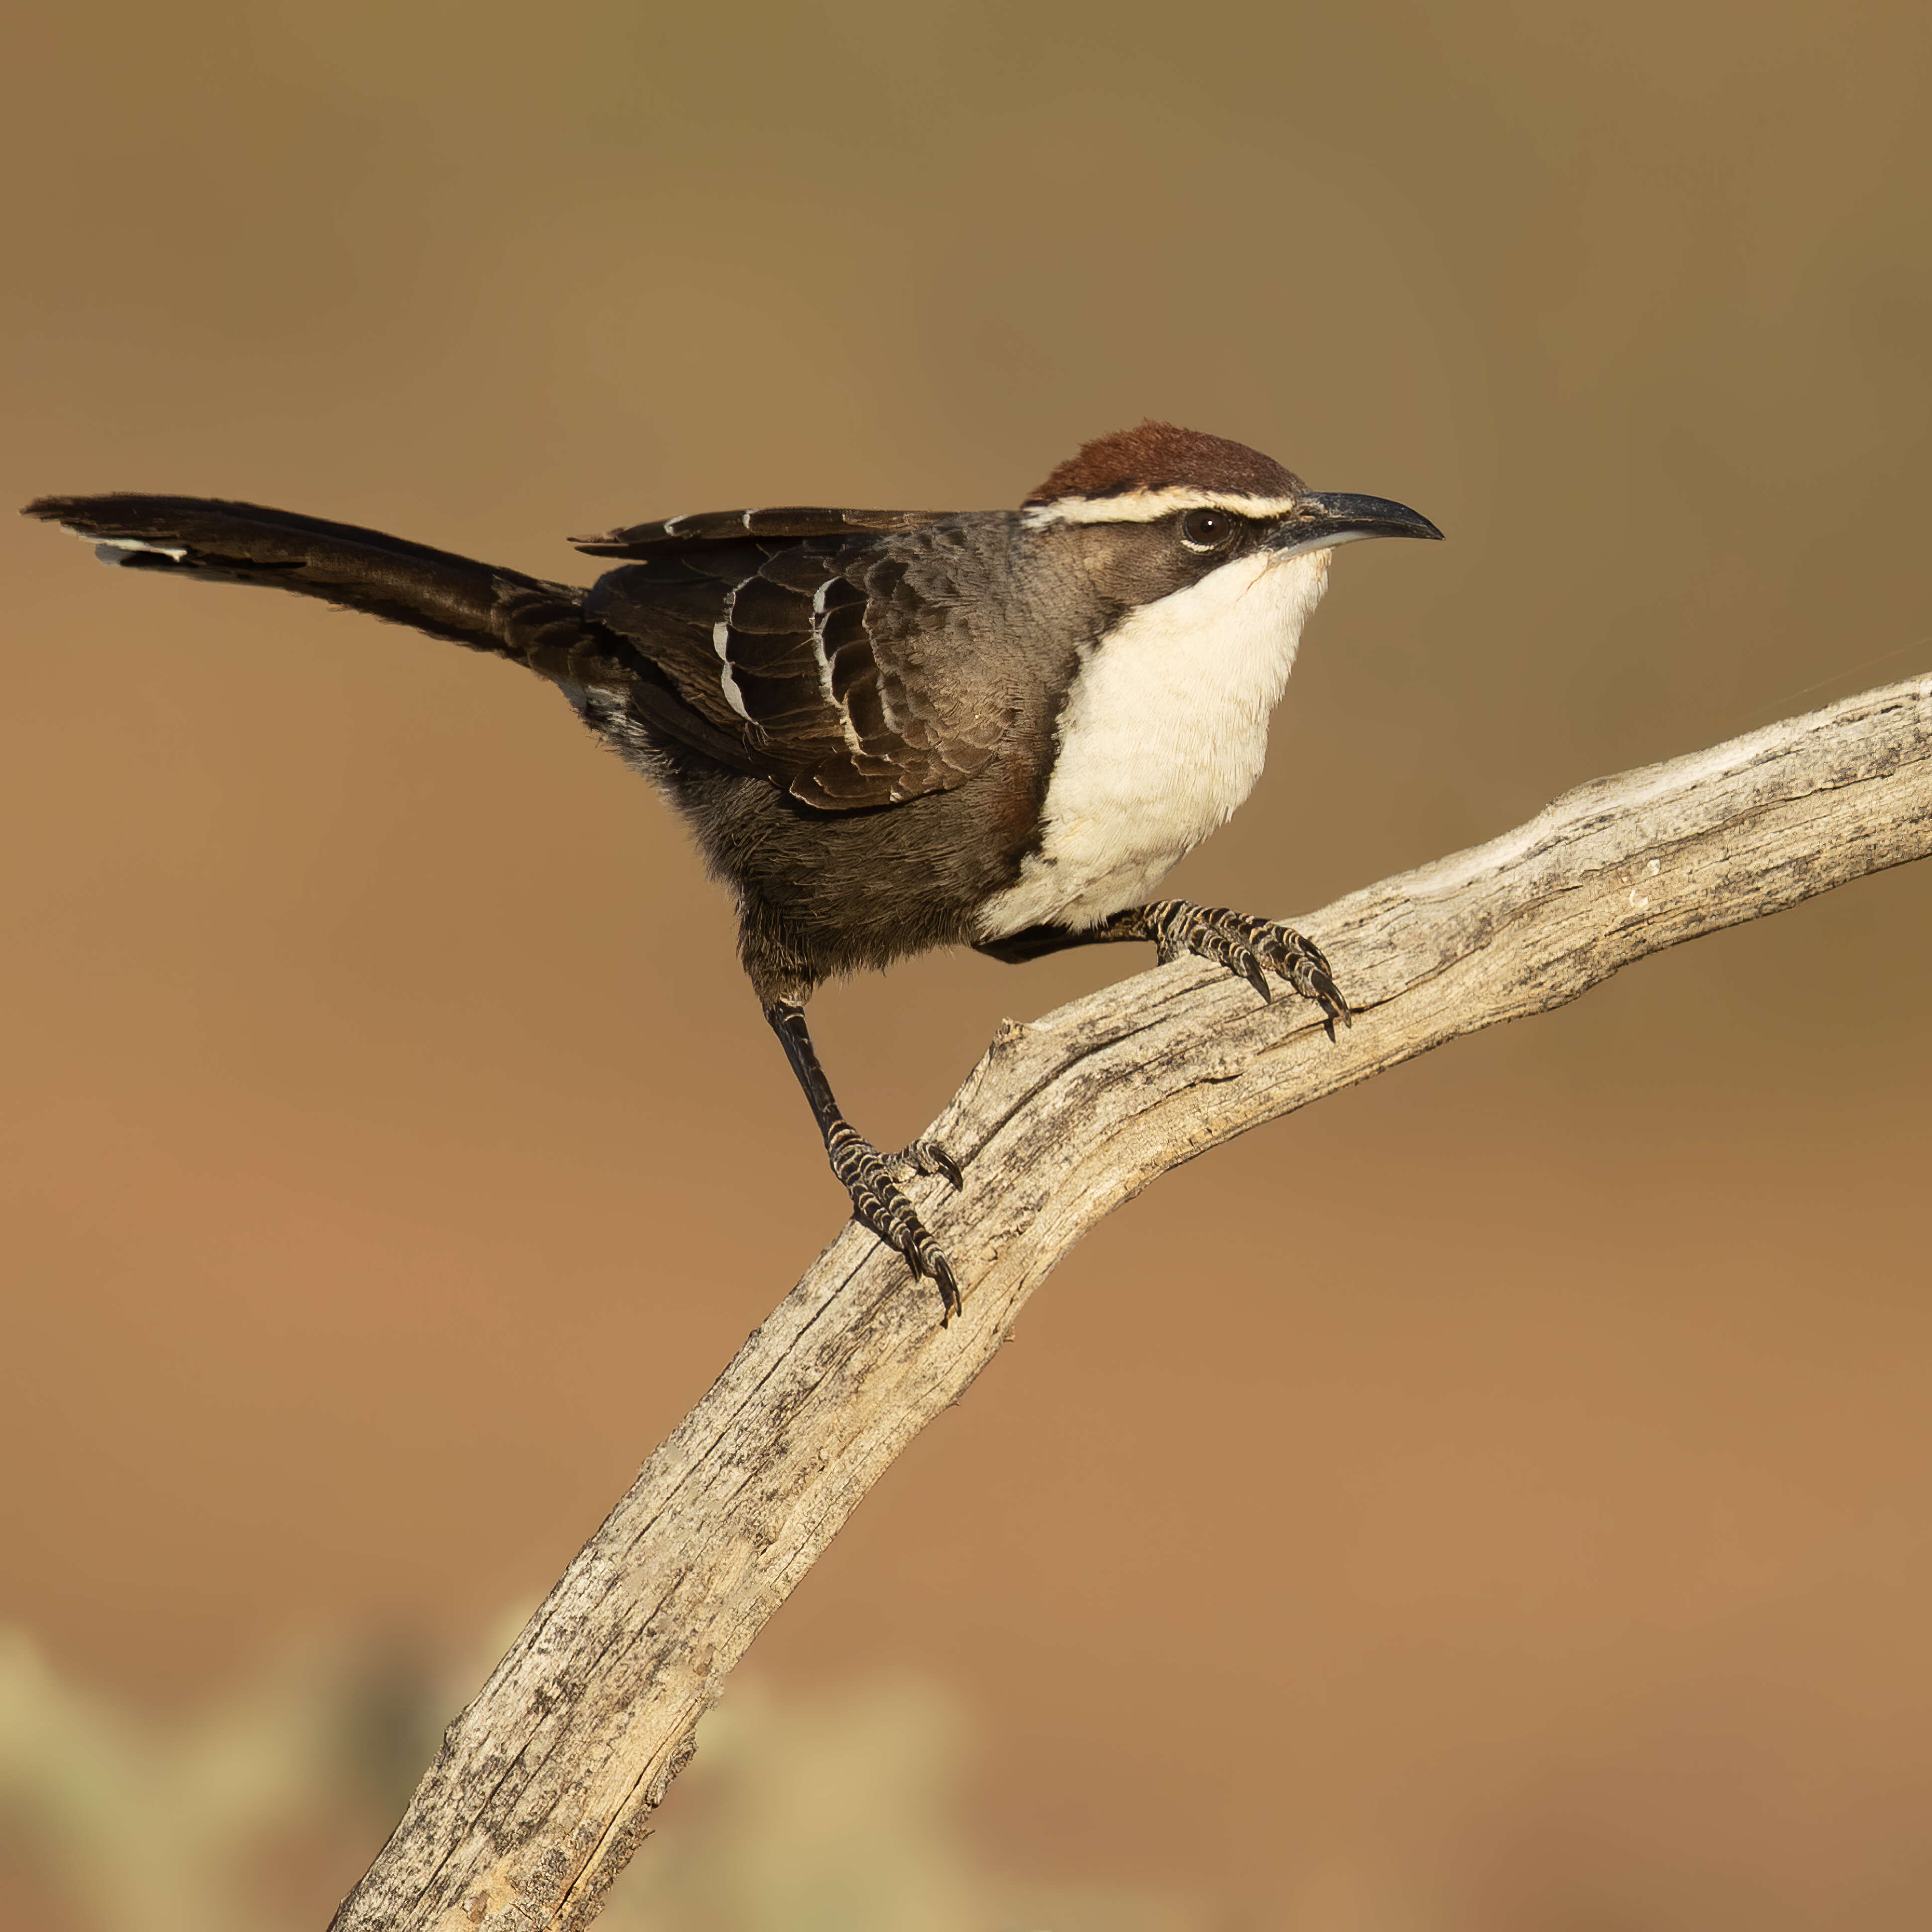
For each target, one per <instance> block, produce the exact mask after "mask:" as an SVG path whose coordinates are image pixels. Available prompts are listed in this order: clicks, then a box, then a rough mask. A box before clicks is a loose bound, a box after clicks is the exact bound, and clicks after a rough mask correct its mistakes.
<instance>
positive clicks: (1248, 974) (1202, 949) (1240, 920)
mask: <svg viewBox="0 0 1932 1932" xmlns="http://www.w3.org/2000/svg"><path fill="white" fill-rule="evenodd" d="M1141 910H1142V911H1143V912H1144V913H1146V914H1147V915H1148V937H1149V938H1151V939H1152V940H1153V941H1154V943H1155V944H1156V945H1157V946H1158V947H1159V948H1160V957H1161V961H1162V963H1163V965H1165V964H1166V963H1167V962H1169V961H1171V960H1175V959H1181V958H1183V957H1184V956H1187V954H1190V953H1192V954H1193V955H1194V956H1196V958H1198V959H1212V960H1214V961H1215V962H1217V964H1218V965H1223V966H1226V968H1229V971H1232V972H1235V973H1238V974H1241V977H1242V978H1243V979H1244V980H1247V983H1248V984H1249V985H1250V986H1252V987H1253V988H1254V989H1255V991H1256V992H1258V993H1259V994H1260V995H1261V996H1262V998H1263V999H1264V1000H1272V999H1273V998H1274V992H1273V991H1272V990H1271V988H1270V987H1269V985H1268V972H1269V971H1270V970H1272V971H1274V972H1275V973H1277V974H1280V977H1282V978H1283V979H1284V980H1286V981H1287V982H1288V983H1289V985H1290V986H1292V987H1293V988H1294V989H1295V991H1296V992H1298V993H1299V994H1300V995H1301V997H1302V998H1304V1000H1313V1001H1314V1002H1315V1004H1316V1005H1317V1006H1319V1007H1320V1008H1321V1009H1322V1013H1323V1014H1324V1015H1325V1016H1326V1018H1327V1019H1328V1022H1330V1024H1331V1026H1332V1025H1333V1024H1334V1022H1336V1021H1337V1020H1340V1022H1342V1024H1343V1025H1344V1026H1352V1025H1354V1023H1355V1016H1354V1015H1353V1014H1352V1013H1351V1012H1350V1011H1349V1002H1348V1001H1347V1000H1346V999H1345V998H1343V995H1342V989H1340V987H1339V986H1337V985H1336V983H1335V976H1334V973H1333V972H1332V971H1331V970H1330V968H1329V965H1328V959H1327V958H1326V956H1325V955H1324V954H1323V953H1322V949H1321V947H1319V946H1317V945H1316V943H1315V942H1314V941H1313V940H1312V939H1305V938H1303V937H1302V935H1301V934H1300V933H1298V932H1296V931H1295V929H1294V927H1292V926H1284V925H1283V924H1282V922H1280V920H1279V919H1258V918H1256V917H1255V916H1253V914H1252V913H1244V912H1231V911H1229V909H1228V908H1227V907H1226V906H1198V905H1196V904H1193V903H1192V902H1191V901H1189V900H1187V899H1163V900H1162V901H1160V902H1159V903H1158V904H1154V905H1151V906H1145V907H1142V908H1141Z"/></svg>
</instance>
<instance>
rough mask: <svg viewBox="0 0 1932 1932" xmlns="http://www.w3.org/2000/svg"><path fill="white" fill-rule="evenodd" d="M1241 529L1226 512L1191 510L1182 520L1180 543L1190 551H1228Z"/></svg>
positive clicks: (1235, 519)
mask: <svg viewBox="0 0 1932 1932" xmlns="http://www.w3.org/2000/svg"><path fill="white" fill-rule="evenodd" d="M1240 529H1241V519H1240V518H1239V517H1234V516H1230V515H1229V513H1228V512H1227V511H1226V510H1190V511H1188V513H1187V515H1186V516H1184V517H1182V518H1181V541H1182V542H1183V543H1184V544H1186V545H1187V547H1188V548H1189V549H1190V550H1226V548H1227V547H1228V546H1229V544H1231V543H1232V542H1233V541H1235V535H1236V533H1237V532H1238V531H1239V530H1240Z"/></svg>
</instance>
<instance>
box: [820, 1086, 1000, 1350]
mask: <svg viewBox="0 0 1932 1932" xmlns="http://www.w3.org/2000/svg"><path fill="white" fill-rule="evenodd" d="M825 1151H826V1153H827V1154H829V1156H830V1157H831V1160H832V1172H833V1173H834V1174H835V1175H837V1176H838V1181H839V1184H840V1185H841V1187H843V1188H844V1190H845V1191H846V1193H847V1194H849V1195H850V1196H851V1197H852V1217H853V1220H856V1221H857V1222H858V1223H859V1224H860V1225H861V1226H863V1227H866V1228H869V1229H871V1231H872V1232H873V1233H874V1234H875V1235H877V1236H878V1238H879V1239H880V1241H883V1242H884V1243H885V1244H886V1247H889V1248H890V1249H892V1250H893V1251H894V1253H897V1254H900V1255H902V1256H904V1258H905V1263H906V1265H907V1267H908V1268H910V1269H911V1270H912V1273H913V1280H915V1281H916V1280H918V1279H919V1277H920V1276H922V1275H929V1276H930V1277H932V1283H933V1285H934V1286H935V1287H936V1288H937V1289H938V1290H939V1299H940V1303H941V1310H942V1313H941V1316H940V1323H941V1326H942V1327H945V1326H948V1325H950V1323H951V1322H952V1320H953V1316H956V1314H958V1313H959V1281H958V1280H957V1278H956V1277H955V1276H954V1274H953V1264H952V1263H951V1262H949V1261H948V1260H947V1259H946V1256H945V1255H944V1253H943V1252H942V1251H941V1248H940V1246H939V1244H938V1242H937V1241H935V1240H934V1239H933V1238H932V1235H930V1234H929V1232H927V1230H926V1224H925V1223H924V1222H922V1220H920V1219H919V1216H918V1215H917V1214H916V1213H915V1212H914V1211H913V1205H912V1203H911V1202H910V1201H908V1200H907V1199H906V1198H905V1195H904V1192H903V1190H901V1188H900V1187H899V1181H901V1179H903V1178H908V1177H910V1176H911V1175H916V1174H941V1175H944V1176H945V1177H946V1178H947V1180H948V1181H950V1182H951V1183H952V1184H953V1187H955V1188H960V1187H965V1184H966V1183H965V1176H964V1175H962V1174H961V1173H960V1172H959V1163H958V1162H957V1161H956V1160H954V1159H953V1157H952V1156H951V1155H950V1154H948V1153H947V1151H946V1150H945V1149H944V1148H943V1147H941V1145H939V1143H938V1142H937V1141H932V1140H919V1141H914V1142H913V1143H912V1144H911V1145H910V1146H909V1147H904V1148H901V1149H900V1150H899V1151H898V1153H897V1154H881V1153H880V1151H878V1149H877V1148H875V1147H874V1146H873V1145H872V1144H871V1142H869V1141H866V1140H862V1139H860V1138H859V1136H858V1135H857V1134H856V1133H854V1132H853V1130H852V1129H851V1128H850V1127H846V1126H844V1124H842V1123H841V1124H840V1125H839V1126H838V1127H835V1128H834V1129H833V1130H832V1133H830V1134H829V1136H827V1137H826V1143H825Z"/></svg>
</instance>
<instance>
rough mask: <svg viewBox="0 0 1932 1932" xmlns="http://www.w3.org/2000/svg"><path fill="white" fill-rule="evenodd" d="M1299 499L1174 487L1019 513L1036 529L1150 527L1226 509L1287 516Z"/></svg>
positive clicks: (1070, 500) (1068, 500) (1069, 500)
mask: <svg viewBox="0 0 1932 1932" xmlns="http://www.w3.org/2000/svg"><path fill="white" fill-rule="evenodd" d="M1300 502H1301V498H1300V497H1298V496H1244V495H1243V494H1241V493H1240V492H1239V491H1237V490H1197V489H1195V488H1194V487H1192V486H1191V485H1185V484H1175V486H1174V487H1172V488H1170V489H1166V490H1124V491H1123V492H1122V493H1121V494H1120V495H1119V496H1062V497H1061V498H1060V499H1058V501H1057V502H1052V503H1030V504H1028V505H1027V507H1026V508H1025V509H1023V510H1022V511H1021V512H1020V516H1021V518H1022V521H1024V522H1025V523H1028V524H1029V525H1031V526H1032V527H1033V528H1034V529H1042V528H1044V527H1045V526H1046V525H1048V524H1050V523H1154V522H1156V521H1157V520H1159V519H1160V518H1161V517H1171V516H1172V515H1173V514H1174V513H1175V511H1177V510H1226V511H1228V512H1229V514H1231V515H1234V516H1237V517H1285V516H1286V515H1287V514H1288V513H1289V511H1291V510H1292V509H1294V508H1295V507H1296V506H1297V505H1298V504H1299V503H1300Z"/></svg>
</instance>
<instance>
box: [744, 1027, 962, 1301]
mask: <svg viewBox="0 0 1932 1932" xmlns="http://www.w3.org/2000/svg"><path fill="white" fill-rule="evenodd" d="M765 1018H766V1019H767V1020H769V1022H771V1028H772V1031H773V1032H774V1033H775V1034H777V1035H778V1044H779V1045H780V1046H782V1047H783V1048H784V1050H785V1058H787V1060H789V1061H790V1062H791V1070H792V1071H793V1073H795V1074H796V1075H797V1076H798V1084H799V1086H801V1087H802V1088H804V1090H805V1100H806V1101H807V1102H808V1103H809V1105H810V1106H811V1115H812V1118H813V1119H814V1120H815V1121H817V1123H818V1130H819V1132H820V1133H822V1134H823V1136H825V1151H826V1154H828V1155H829V1157H830V1158H831V1162H832V1172H833V1173H834V1174H835V1175H837V1176H838V1181H839V1184H840V1185H841V1187H844V1190H845V1191H846V1193H847V1194H849V1195H850V1196H851V1197H852V1213H853V1218H854V1219H855V1220H857V1221H859V1223H861V1224H862V1226H865V1227H868V1228H869V1229H871V1231H872V1232H873V1233H874V1234H875V1235H877V1236H878V1238H879V1239H880V1241H883V1242H884V1243H885V1244H886V1247H889V1248H891V1249H892V1250H895V1252H897V1253H899V1254H901V1255H903V1256H904V1257H905V1260H906V1265H907V1267H908V1268H910V1269H911V1270H912V1272H913V1280H915V1281H916V1280H918V1279H919V1277H920V1276H921V1275H930V1276H931V1277H932V1279H933V1281H934V1282H935V1284H936V1285H937V1286H938V1289H939V1298H940V1301H941V1304H943V1306H944V1314H943V1315H942V1316H941V1318H940V1319H941V1322H942V1323H949V1322H951V1321H952V1319H953V1316H955V1315H956V1314H957V1313H959V1283H958V1281H957V1280H956V1279H955V1278H954V1276H953V1264H952V1263H951V1262H949V1261H948V1260H947V1259H946V1257H945V1256H944V1254H943V1253H941V1251H940V1248H939V1245H938V1243H937V1242H935V1241H934V1240H933V1238H932V1235H929V1233H927V1232H926V1226H925V1223H922V1221H921V1220H919V1217H918V1215H917V1214H915V1213H914V1212H913V1205H912V1203H911V1202H910V1201H908V1200H907V1199H906V1198H905V1196H904V1193H903V1192H902V1191H901V1189H900V1187H899V1181H900V1180H901V1178H904V1176H905V1175H909V1174H943V1175H944V1176H945V1177H946V1178H947V1180H948V1181H951V1182H952V1184H953V1186H954V1187H956V1188H959V1187H964V1186H965V1177H964V1176H963V1175H962V1174H961V1173H960V1172H959V1163H958V1162H957V1161H956V1160H954V1159H953V1157H952V1156H951V1155H950V1154H948V1153H947V1151H946V1150H945V1149H944V1148H943V1147H941V1145H939V1143H938V1142H937V1141H930V1140H919V1141H914V1142H913V1143H912V1145H910V1147H906V1148H901V1149H900V1151H898V1153H897V1154H881V1153H880V1151H878V1149H877V1148H875V1147H874V1146H873V1145H872V1144H871V1142H869V1141H868V1140H864V1139H861V1138H860V1137H859V1134H858V1133H857V1132H856V1130H854V1128H853V1126H852V1124H851V1123H850V1121H847V1119H846V1118H845V1116H844V1115H843V1114H842V1113H841V1112H839V1111H838V1102H837V1100H835V1099H834V1098H833V1097H832V1083H831V1082H829V1080H827V1079H826V1077H825V1069H824V1068H823V1067H821V1066H820V1064H819V1061H818V1053H817V1049H815V1048H814V1046H813V1045H812V1043H811V1034H809V1033H808V1032H807V1031H806V1030H805V1009H804V1007H802V1006H800V1005H799V1004H798V1002H797V1001H795V1000H774V1001H772V1003H771V1004H769V1006H767V1007H766V1008H765Z"/></svg>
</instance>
